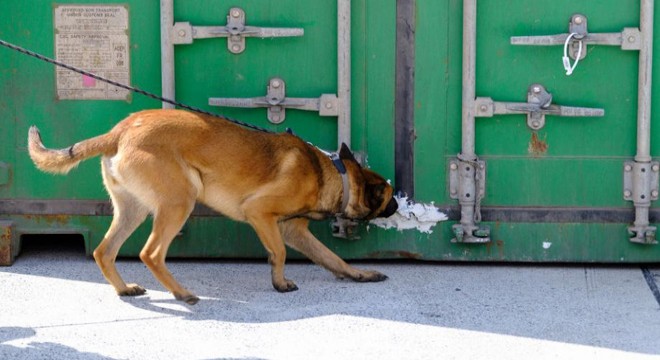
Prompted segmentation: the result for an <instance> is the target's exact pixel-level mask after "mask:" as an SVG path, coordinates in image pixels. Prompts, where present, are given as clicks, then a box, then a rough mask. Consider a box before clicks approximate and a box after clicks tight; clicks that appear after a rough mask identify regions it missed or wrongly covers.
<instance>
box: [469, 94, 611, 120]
mask: <svg viewBox="0 0 660 360" xmlns="http://www.w3.org/2000/svg"><path fill="white" fill-rule="evenodd" d="M475 107H476V109H475V116H476V117H493V116H494V115H508V114H527V126H529V128H530V129H532V130H540V129H542V128H543V127H544V126H545V116H546V115H556V116H572V117H578V116H603V115H605V110H604V109H597V108H585V107H572V106H560V105H553V104H552V94H550V93H549V92H548V91H547V90H546V89H545V87H544V86H543V85H541V84H532V85H531V86H530V87H529V88H528V90H527V102H526V103H517V102H499V101H493V99H491V98H489V97H478V98H477V99H476V100H475Z"/></svg>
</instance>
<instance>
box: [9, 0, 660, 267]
mask: <svg viewBox="0 0 660 360" xmlns="http://www.w3.org/2000/svg"><path fill="white" fill-rule="evenodd" d="M57 4H115V3H113V2H109V1H101V0H89V1H88V0H85V1H82V0H76V1H68V0H66V1H60V2H58V3H57ZM122 4H127V6H128V8H129V14H130V45H131V50H130V59H131V82H132V84H133V85H135V86H138V87H141V88H144V89H146V90H148V91H152V92H156V93H158V92H159V91H160V87H161V83H160V28H159V4H158V2H156V1H149V2H146V1H137V0H126V1H123V2H122ZM416 4H417V5H416V6H417V14H416V19H415V21H414V24H413V25H414V26H415V28H416V29H415V36H416V40H415V41H416V51H415V54H416V55H415V56H416V58H415V64H416V65H415V88H414V93H415V119H414V121H415V128H416V140H415V147H414V149H415V166H414V168H415V174H414V179H415V197H416V200H418V201H421V202H435V204H436V205H437V206H439V207H440V208H441V209H445V210H448V211H449V212H450V214H452V221H448V222H444V223H440V224H438V225H437V226H436V227H435V228H434V229H433V232H432V233H431V234H425V233H419V232H417V231H413V230H406V231H396V230H383V229H379V228H377V227H375V226H368V225H362V226H360V228H359V229H358V234H359V236H360V239H359V240H345V239H337V238H333V237H332V236H331V231H330V226H329V224H328V223H327V222H320V223H317V224H315V225H314V226H313V231H314V233H315V234H316V235H317V236H318V237H319V238H321V239H322V241H324V242H325V243H326V244H327V245H328V246H329V247H330V248H331V249H333V250H334V251H336V252H337V253H338V254H339V255H340V256H342V257H345V258H353V259H356V258H400V257H406V258H416V259H426V260H451V261H547V262H573V261H576V262H615V263H616V262H657V261H660V247H659V246H653V245H637V244H631V243H630V242H629V241H628V239H627V232H626V227H627V224H626V223H625V221H615V222H603V221H598V220H587V221H585V220H579V219H575V220H574V221H566V220H562V221H556V222H553V221H548V220H547V219H546V220H543V221H542V222H539V221H535V220H525V221H519V220H512V221H499V220H498V221H488V220H487V221H486V222H487V224H488V225H490V227H491V230H492V234H491V238H492V242H491V243H490V244H486V245H483V244H482V245H469V244H453V243H451V242H450V239H451V238H452V237H453V233H452V230H451V226H452V225H453V224H454V223H455V220H456V219H457V216H456V213H457V203H456V201H455V200H452V199H450V197H449V192H448V190H447V187H448V183H449V180H448V176H447V175H448V162H449V160H450V159H452V158H454V157H455V156H456V154H458V153H459V152H460V151H461V140H460V139H461V60H462V59H461V49H462V1H459V0H440V1H436V0H417V1H416ZM235 5H237V4H236V3H230V2H226V1H211V0H200V1H195V2H189V1H182V0H178V1H175V9H174V10H175V11H174V14H175V20H176V21H188V22H190V23H191V24H194V25H220V24H224V22H225V21H226V16H227V12H228V10H229V8H230V7H232V6H235ZM238 5H239V6H240V7H241V8H243V9H244V10H245V12H246V17H247V24H249V25H256V26H268V27H301V28H304V29H305V34H304V36H302V37H295V38H279V39H257V38H248V39H247V43H246V50H245V51H244V52H243V53H241V54H238V55H235V54H231V53H230V52H229V51H227V49H226V40H224V39H205V40H195V41H194V43H193V44H191V45H177V46H176V50H175V69H176V93H177V100H180V101H182V102H185V103H187V104H191V105H194V106H198V107H201V108H204V109H206V110H210V111H214V112H221V113H223V114H226V115H227V116H230V117H235V118H240V119H242V120H245V121H248V122H251V123H254V124H257V125H259V126H264V127H268V128H270V129H272V130H276V131H284V129H285V128H287V127H289V128H292V129H293V130H294V131H295V132H296V133H297V134H299V135H300V136H302V137H303V138H305V139H306V140H308V141H311V142H313V143H314V144H316V145H318V146H320V147H324V148H327V149H334V148H335V147H336V133H337V125H336V118H334V117H320V116H318V114H315V113H311V112H303V111H296V110H289V111H287V119H286V121H285V122H284V123H283V124H282V125H271V124H269V123H268V122H267V120H266V110H265V109H247V110H246V109H225V108H214V107H210V106H208V105H207V102H208V98H210V97H256V96H263V95H264V94H265V91H266V84H267V82H268V80H269V78H271V77H274V76H278V77H281V78H283V79H284V80H285V81H286V84H287V96H292V97H318V96H320V95H321V94H323V93H336V91H337V90H336V89H337V69H336V68H337V59H336V57H337V56H336V53H337V41H336V37H337V34H336V31H337V20H336V17H337V9H336V2H335V1H320V2H319V1H308V2H301V1H295V0H279V1H271V0H246V1H241V2H240V4H238ZM53 6H54V4H53V3H52V2H51V1H45V0H35V1H29V2H27V1H12V2H10V1H4V2H1V3H0V10H2V12H3V13H4V14H12V16H11V20H8V21H6V22H3V23H2V24H0V38H2V39H4V40H7V41H9V42H12V43H16V44H19V45H21V46H24V47H26V48H29V49H31V50H34V51H36V52H40V53H43V54H45V55H48V56H53V44H54V41H53ZM351 7H352V30H353V34H352V39H351V40H352V69H351V72H352V86H353V88H352V111H353V113H352V133H353V138H352V145H353V148H354V150H357V151H358V152H361V153H362V154H364V155H366V160H367V163H368V165H369V166H370V167H371V168H373V169H374V170H376V171H378V172H380V173H381V174H383V175H384V176H385V177H386V178H390V179H393V177H394V160H393V159H394V152H395V149H394V131H393V128H394V121H395V120H394V96H395V81H394V80H395V61H394V59H395V38H396V33H395V30H396V29H395V26H394V24H395V23H396V6H395V1H394V0H359V1H358V0H354V1H352V5H351ZM576 12H580V13H584V14H585V15H587V16H588V18H589V31H590V32H619V31H621V30H622V29H623V28H624V27H638V26H639V4H638V2H636V1H627V2H621V1H615V0H584V1H580V2H575V1H571V0H557V1H552V2H543V3H538V2H537V3H530V2H528V1H525V0H507V1H481V2H479V4H478V17H477V31H478V33H477V37H478V44H477V82H476V84H477V96H488V97H492V98H493V99H494V100H496V101H515V102H524V101H526V92H527V87H528V86H529V85H530V84H532V83H541V84H543V85H544V86H545V87H546V88H547V89H548V91H549V92H551V93H552V94H553V102H554V103H556V104H562V105H570V106H583V107H598V108H604V109H605V110H606V115H605V116H604V117H601V118H562V117H548V118H547V122H546V126H545V127H544V128H543V129H542V130H540V131H538V132H533V131H531V130H529V129H528V127H527V126H526V122H525V117H524V116H522V115H510V116H496V117H493V118H478V119H477V122H476V144H477V145H476V152H477V154H478V155H479V156H480V158H482V159H483V160H485V161H486V162H487V166H488V172H487V185H486V197H485V198H484V200H483V203H482V205H483V206H484V207H490V208H493V209H496V210H497V209H498V208H499V207H506V208H508V209H515V210H516V211H519V212H524V211H525V209H527V208H530V207H537V208H551V209H553V208H555V209H556V208H561V209H564V208H566V209H577V212H580V211H582V212H589V211H591V209H613V210H616V211H619V212H621V211H623V212H626V211H629V212H630V213H632V204H631V203H629V202H626V201H624V200H623V198H622V166H623V162H624V161H626V160H629V159H631V158H632V156H633V155H634V152H635V137H636V130H635V129H636V128H635V126H636V111H637V110H636V106H637V59H638V55H637V52H636V51H622V50H621V49H620V48H618V47H609V46H590V47H589V50H588V55H587V57H586V58H585V59H584V60H582V61H581V62H580V64H579V65H578V67H577V69H576V70H575V72H574V74H573V75H572V76H570V77H567V76H566V75H565V74H564V71H563V67H562V65H561V55H562V49H561V47H560V46H552V47H528V46H513V45H511V44H510V37H511V36H522V35H548V34H558V33H563V32H566V31H567V23H568V19H569V18H570V16H571V14H573V13H576ZM656 23H658V22H657V21H656ZM656 28H658V26H657V25H656ZM656 43H657V41H656ZM656 49H658V47H657V46H656ZM658 58H659V57H657V56H656V61H655V63H656V64H657V63H659V61H660V60H657V59H658ZM658 76H660V75H659V74H658V71H656V72H655V76H654V79H657V77H658ZM656 88H657V87H654V89H653V90H654V93H657V90H658V89H656ZM658 105H660V104H658V102H657V101H656V102H654V109H658ZM156 107H160V103H159V102H157V101H155V100H151V99H148V98H145V97H143V96H140V95H133V97H132V100H131V101H129V102H126V101H90V100H57V99H56V98H55V75H54V68H53V67H52V66H51V65H49V64H46V63H43V62H40V61H38V60H35V59H30V58H27V57H25V56H24V55H21V54H18V53H15V52H11V51H9V50H6V49H0V109H1V110H2V112H1V113H0V114H1V115H0V121H1V123H2V131H0V201H5V202H8V201H13V200H17V201H18V200H20V201H24V202H28V203H29V202H30V201H49V200H62V199H64V200H71V201H72V202H73V201H78V200H92V201H105V200H106V199H107V195H106V193H105V191H104V190H103V188H102V185H101V179H100V171H99V164H98V161H96V160H92V161H88V162H85V163H83V164H82V165H81V166H80V167H79V168H78V169H76V170H74V171H72V172H71V173H70V174H69V175H68V176H66V177H63V176H54V175H48V174H43V173H41V172H39V171H38V170H36V169H35V168H34V166H33V165H32V163H31V161H30V160H29V158H28V156H27V152H26V149H25V139H26V134H27V129H28V127H29V126H30V125H33V124H34V125H37V126H39V127H40V128H41V130H42V134H43V136H44V142H45V143H46V144H47V145H51V146H54V147H57V146H68V145H70V144H71V143H73V142H75V141H78V140H79V139H81V138H86V137H91V136H94V135H98V134H100V133H102V132H105V131H107V130H108V129H110V128H111V127H112V126H113V125H114V124H115V123H116V122H117V121H119V120H120V119H122V118H123V117H125V116H126V115H127V114H129V113H131V112H135V111H138V110H140V109H145V108H156ZM656 112H657V111H656ZM653 118H654V121H655V119H656V118H657V117H656V116H654V117H653ZM653 131H654V134H657V133H658V131H657V130H656V128H655V127H654V130H653ZM218 141H221V139H218ZM659 146H660V144H658V141H653V142H652V153H653V154H657V153H658V147H659ZM654 205H655V204H654ZM654 208H655V207H654ZM0 219H3V220H11V221H13V228H14V230H15V233H18V234H21V233H45V232H56V233H67V232H73V233H82V234H83V235H84V236H85V239H86V244H87V247H88V252H91V251H92V250H93V248H94V246H96V244H98V242H99V241H100V240H101V238H102V237H103V234H104V232H105V230H106V228H107V226H108V225H109V222H110V217H109V216H107V214H102V215H100V216H83V215H80V214H56V216H55V215H53V216H51V215H49V216H46V215H21V214H13V213H7V214H0ZM150 227H151V225H150V224H149V223H146V224H144V225H143V226H142V227H140V228H139V229H138V231H137V232H136V233H135V234H134V236H132V237H131V239H129V241H128V243H127V244H126V245H125V246H124V248H123V249H122V255H126V256H135V255H136V254H137V253H139V251H140V248H141V246H142V244H143V243H144V241H145V239H146V237H147V235H148V232H149V230H150ZM170 255H171V256H187V257H263V256H264V251H263V249H262V248H261V245H260V244H259V242H258V240H257V239H256V237H255V235H254V232H253V231H252V230H251V229H250V228H249V227H248V226H246V225H244V224H238V223H235V222H232V221H229V220H227V219H224V218H220V217H208V216H200V217H195V218H192V219H191V220H190V221H188V223H187V224H186V226H185V227H184V229H183V230H182V232H181V235H180V236H179V237H178V238H177V240H175V242H174V243H173V245H172V247H171V250H170ZM294 256H296V255H294Z"/></svg>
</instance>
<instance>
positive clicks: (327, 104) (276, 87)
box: [209, 78, 339, 124]
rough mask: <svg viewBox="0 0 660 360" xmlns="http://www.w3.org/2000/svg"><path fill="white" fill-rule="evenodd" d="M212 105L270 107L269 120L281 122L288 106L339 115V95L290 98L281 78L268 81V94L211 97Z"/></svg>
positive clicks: (322, 114) (327, 114)
mask: <svg viewBox="0 0 660 360" xmlns="http://www.w3.org/2000/svg"><path fill="white" fill-rule="evenodd" d="M209 105H211V106H225V107H240V108H259V107H266V108H268V121H270V122H271V123H273V124H280V123H282V122H283V121H284V119H285V118H286V108H293V109H298V110H308V111H318V112H319V115H321V116H337V115H338V114H339V109H338V108H339V105H338V101H337V95H334V94H323V95H321V97H319V98H288V97H286V84H285V82H284V80H282V79H280V78H272V79H270V81H269V82H268V87H267V93H266V96H262V97H255V98H209Z"/></svg>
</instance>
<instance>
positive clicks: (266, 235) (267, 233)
mask: <svg viewBox="0 0 660 360" xmlns="http://www.w3.org/2000/svg"><path fill="white" fill-rule="evenodd" d="M248 222H249V223H250V225H252V227H253V228H254V230H255V231H256V232H257V236H259V240H261V243H262V244H263V245H264V247H265V248H266V251H267V252H268V261H269V262H270V265H271V275H272V278H273V287H274V288H275V289H276V290H277V291H279V292H289V291H295V290H298V287H297V286H296V284H295V283H294V282H293V281H291V280H288V279H286V278H285V277H284V263H285V261H286V248H285V247H284V241H283V240H282V236H281V235H280V231H279V228H278V226H277V219H276V218H275V217H274V216H272V215H267V214H262V213H257V214H254V213H253V214H252V215H248Z"/></svg>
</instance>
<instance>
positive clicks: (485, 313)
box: [0, 246, 660, 360]
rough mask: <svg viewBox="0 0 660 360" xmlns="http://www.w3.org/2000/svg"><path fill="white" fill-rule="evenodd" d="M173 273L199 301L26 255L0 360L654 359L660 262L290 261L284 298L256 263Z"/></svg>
mask: <svg viewBox="0 0 660 360" xmlns="http://www.w3.org/2000/svg"><path fill="white" fill-rule="evenodd" d="M168 265H169V267H170V270H171V271H172V272H173V273H174V275H175V277H176V278H177V279H178V280H179V281H180V282H181V283H182V284H184V286H186V287H188V288H189V289H190V290H192V291H194V292H195V293H196V294H197V295H198V296H200V298H201V301H200V302H199V303H198V304H197V305H195V306H188V305H186V304H184V303H181V302H178V301H175V300H174V299H173V297H172V296H171V294H169V293H167V292H166V291H165V290H164V289H163V288H162V286H161V285H160V284H159V283H158V282H157V281H156V280H155V279H154V278H153V277H152V275H151V273H150V272H149V271H148V270H147V269H146V267H145V266H144V265H143V264H142V263H140V262H139V261H137V260H133V259H121V260H119V261H118V268H119V271H120V272H121V274H122V275H123V277H124V279H125V280H126V281H127V282H136V283H139V284H140V285H142V286H145V287H146V288H147V291H148V292H147V294H146V295H144V296H140V297H135V298H124V297H122V298H120V297H118V296H116V295H115V293H114V290H113V289H112V288H111V287H110V285H108V284H107V283H106V282H105V279H104V278H103V277H102V275H101V273H100V271H99V270H98V268H97V267H96V264H95V263H94V261H93V260H92V259H91V258H89V257H86V256H85V255H84V253H83V252H82V249H81V248H75V247H71V246H57V247H53V246H45V247H44V246H36V247H33V248H31V249H27V248H26V250H25V251H24V252H23V253H22V254H21V255H20V256H19V257H18V258H17V260H16V262H15V264H14V265H13V266H11V267H0V295H1V296H0V359H168V360H172V359H379V360H382V359H397V360H399V359H489V360H492V359H660V303H659V301H660V299H659V298H660V294H659V293H658V291H657V283H660V267H655V268H654V267H643V268H642V267H640V266H624V267H610V266H597V265H594V266H591V265H589V266H584V265H566V266H557V265H554V266H540V265H501V264H456V263H424V262H371V263H355V264H354V265H356V266H360V267H364V268H371V269H376V270H379V271H381V272H383V273H385V274H387V275H388V276H389V277H390V278H389V279H388V280H387V281H385V282H382V283H368V284H360V283H354V282H351V281H345V280H337V279H335V278H334V277H333V276H332V275H331V274H330V273H328V272H326V271H325V270H323V269H321V268H319V267H318V266H316V265H313V264H311V263H307V262H294V263H290V264H287V266H286V275H287V277H288V278H290V279H292V280H294V281H295V282H296V283H297V285H298V287H299V288H300V290H298V291H296V292H292V293H287V294H280V293H278V292H276V291H275V290H274V289H273V288H272V286H271V283H270V267H269V266H268V265H267V264H266V262H265V261H248V262H246V261H206V260H195V261H194V260H170V261H169V262H168ZM654 286H655V287H656V288H655V289H654ZM654 291H655V293H654Z"/></svg>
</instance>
